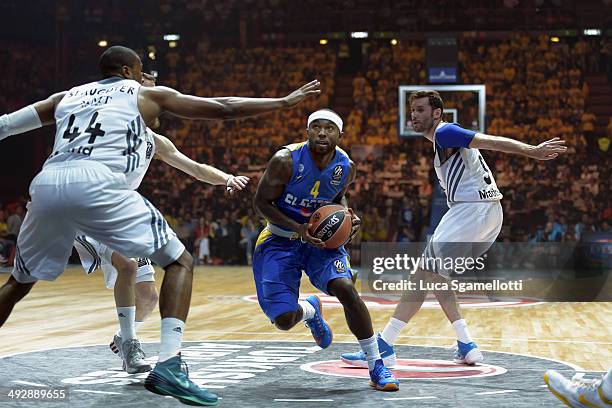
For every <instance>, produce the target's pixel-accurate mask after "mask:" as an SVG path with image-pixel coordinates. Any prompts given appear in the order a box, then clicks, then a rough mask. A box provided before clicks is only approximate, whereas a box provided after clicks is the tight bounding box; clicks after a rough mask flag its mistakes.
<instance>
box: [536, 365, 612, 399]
mask: <svg viewBox="0 0 612 408" xmlns="http://www.w3.org/2000/svg"><path fill="white" fill-rule="evenodd" d="M544 382H545V383H546V385H547V386H548V389H549V390H550V392H552V393H553V395H554V396H555V397H557V398H559V399H560V400H561V401H562V402H563V403H564V404H565V405H567V406H568V407H575V408H612V400H609V399H607V398H606V397H605V396H604V394H603V389H602V388H601V379H599V380H586V379H583V378H580V377H578V376H574V377H573V378H572V379H571V380H568V379H567V378H565V377H564V376H563V375H562V374H560V373H558V372H556V371H555V370H548V371H546V373H545V374H544Z"/></svg>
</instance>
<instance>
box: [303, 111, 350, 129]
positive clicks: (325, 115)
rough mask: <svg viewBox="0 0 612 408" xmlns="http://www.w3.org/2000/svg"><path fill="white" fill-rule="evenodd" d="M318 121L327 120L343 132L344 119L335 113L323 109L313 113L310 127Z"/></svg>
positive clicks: (310, 117)
mask: <svg viewBox="0 0 612 408" xmlns="http://www.w3.org/2000/svg"><path fill="white" fill-rule="evenodd" d="M317 119H327V120H329V121H330V122H333V123H334V125H336V126H338V129H339V130H340V131H341V132H342V123H343V122H342V119H341V118H340V116H338V115H337V114H335V113H334V112H332V111H328V110H325V109H321V110H318V111H316V112H313V113H311V114H310V116H309V117H308V127H310V124H311V123H312V122H313V121H315V120H317Z"/></svg>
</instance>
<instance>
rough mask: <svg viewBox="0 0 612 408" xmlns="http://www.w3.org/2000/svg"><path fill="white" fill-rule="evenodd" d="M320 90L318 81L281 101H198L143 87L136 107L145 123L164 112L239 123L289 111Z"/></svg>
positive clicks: (194, 97)
mask: <svg viewBox="0 0 612 408" xmlns="http://www.w3.org/2000/svg"><path fill="white" fill-rule="evenodd" d="M319 87H320V83H319V81H317V80H315V81H312V82H309V83H307V84H305V85H303V86H302V87H300V88H299V89H296V90H295V91H293V92H292V93H290V94H289V95H287V96H285V97H283V98H240V97H233V96H232V97H223V98H200V97H198V96H193V95H184V94H182V93H180V92H178V91H176V90H174V89H172V88H168V87H164V86H156V87H154V88H146V87H143V88H141V89H140V92H139V103H138V106H139V109H140V111H141V113H142V114H143V116H144V117H145V119H147V120H148V119H152V118H153V117H157V116H159V115H160V114H162V113H164V112H168V113H171V114H173V115H176V116H179V117H182V118H187V119H222V120H227V119H239V118H245V117H249V116H256V115H261V114H263V113H268V112H272V111H274V110H278V109H283V108H290V107H292V106H294V105H297V104H298V103H300V102H301V101H302V100H304V99H305V98H307V97H309V96H313V95H318V94H320V93H321V90H320V88H319Z"/></svg>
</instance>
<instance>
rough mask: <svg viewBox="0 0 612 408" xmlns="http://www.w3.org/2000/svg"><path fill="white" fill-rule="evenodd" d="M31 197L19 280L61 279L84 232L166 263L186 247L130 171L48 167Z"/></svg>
mask: <svg viewBox="0 0 612 408" xmlns="http://www.w3.org/2000/svg"><path fill="white" fill-rule="evenodd" d="M30 197H31V200H32V201H31V202H30V203H29V205H28V212H27V214H26V216H25V219H24V221H23V224H22V226H21V230H20V232H19V236H18V237H17V247H16V256H15V267H14V268H13V276H14V277H15V279H16V280H17V281H18V282H21V283H30V282H35V281H36V280H39V279H42V280H54V279H56V278H57V277H58V276H59V275H60V274H61V273H62V272H63V271H64V269H65V267H66V263H67V262H68V258H69V257H70V253H71V252H72V246H73V243H74V240H75V238H76V236H77V235H81V234H82V235H86V236H88V237H91V238H93V239H94V240H96V241H98V242H100V243H103V244H105V245H107V246H108V247H109V248H110V249H112V250H113V251H117V252H119V253H121V254H123V255H125V256H127V257H132V258H150V259H151V260H153V261H154V262H155V263H157V264H158V265H160V266H162V267H165V266H166V265H169V264H170V263H172V262H174V261H175V260H177V259H178V258H179V257H180V255H181V254H182V253H183V251H184V250H185V246H184V245H183V244H182V243H181V242H180V240H179V239H178V238H177V237H176V234H175V233H174V231H172V229H171V228H170V227H169V226H168V224H167V223H166V221H165V220H164V217H163V216H162V215H161V213H160V212H159V211H158V210H157V209H156V208H155V207H154V206H153V205H152V204H151V203H150V202H149V201H148V200H147V199H145V198H144V197H142V196H141V195H140V194H139V193H137V192H136V191H134V190H130V189H129V188H128V185H127V183H126V179H125V175H123V174H118V173H113V172H112V171H111V170H110V169H109V168H108V167H106V166H105V165H103V164H101V163H98V162H95V161H93V160H87V159H84V160H74V161H69V162H63V163H55V164H53V165H47V166H45V167H44V168H43V170H42V171H41V172H40V173H39V174H38V175H37V176H36V177H35V178H34V180H33V181H32V183H31V184H30Z"/></svg>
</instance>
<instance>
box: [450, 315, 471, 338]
mask: <svg viewBox="0 0 612 408" xmlns="http://www.w3.org/2000/svg"><path fill="white" fill-rule="evenodd" d="M453 328H454V329H455V333H457V340H459V341H460V342H462V343H470V342H472V341H474V340H473V339H472V337H471V336H470V332H469V331H468V327H467V323H466V322H465V319H459V320H456V321H454V322H453Z"/></svg>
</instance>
